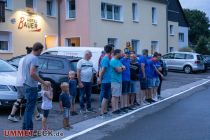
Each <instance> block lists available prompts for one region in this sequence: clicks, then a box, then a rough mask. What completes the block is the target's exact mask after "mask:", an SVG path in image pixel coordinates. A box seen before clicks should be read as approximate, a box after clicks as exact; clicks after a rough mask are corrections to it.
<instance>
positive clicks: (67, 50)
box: [42, 47, 104, 71]
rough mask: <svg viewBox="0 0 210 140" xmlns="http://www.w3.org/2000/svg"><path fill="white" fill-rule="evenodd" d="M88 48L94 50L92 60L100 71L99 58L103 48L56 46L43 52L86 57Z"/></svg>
mask: <svg viewBox="0 0 210 140" xmlns="http://www.w3.org/2000/svg"><path fill="white" fill-rule="evenodd" d="M86 50H90V51H91V52H92V58H91V61H92V62H93V66H94V68H95V70H96V71H98V60H99V58H100V56H101V52H102V51H103V50H104V49H103V48H97V47H54V48H50V49H47V50H45V51H43V53H42V54H52V55H65V56H75V57H82V58H83V57H84V53H85V51H86Z"/></svg>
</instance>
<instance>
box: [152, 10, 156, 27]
mask: <svg viewBox="0 0 210 140" xmlns="http://www.w3.org/2000/svg"><path fill="white" fill-rule="evenodd" d="M152 24H157V9H156V8H155V7H152Z"/></svg>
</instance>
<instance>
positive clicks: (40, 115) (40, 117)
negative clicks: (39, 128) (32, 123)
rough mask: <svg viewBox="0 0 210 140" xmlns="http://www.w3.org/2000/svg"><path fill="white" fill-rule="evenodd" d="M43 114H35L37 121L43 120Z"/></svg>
mask: <svg viewBox="0 0 210 140" xmlns="http://www.w3.org/2000/svg"><path fill="white" fill-rule="evenodd" d="M42 117H43V115H42V114H39V115H38V116H35V120H36V121H41V120H42Z"/></svg>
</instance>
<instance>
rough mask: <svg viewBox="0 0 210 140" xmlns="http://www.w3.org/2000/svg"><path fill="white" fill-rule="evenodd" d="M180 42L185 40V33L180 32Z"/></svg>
mask: <svg viewBox="0 0 210 140" xmlns="http://www.w3.org/2000/svg"><path fill="white" fill-rule="evenodd" d="M179 42H184V33H179Z"/></svg>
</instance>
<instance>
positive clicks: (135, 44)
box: [131, 39, 140, 54]
mask: <svg viewBox="0 0 210 140" xmlns="http://www.w3.org/2000/svg"><path fill="white" fill-rule="evenodd" d="M131 45H132V49H133V50H134V51H135V52H136V54H137V53H138V50H139V46H140V41H139V40H135V39H134V40H131Z"/></svg>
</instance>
